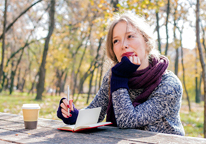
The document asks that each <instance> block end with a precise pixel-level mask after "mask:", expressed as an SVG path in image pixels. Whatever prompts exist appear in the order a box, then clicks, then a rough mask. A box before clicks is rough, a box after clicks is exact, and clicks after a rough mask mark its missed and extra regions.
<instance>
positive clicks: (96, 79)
mask: <svg viewBox="0 0 206 144" xmlns="http://www.w3.org/2000/svg"><path fill="white" fill-rule="evenodd" d="M99 70H100V67H99V68H98V69H97V73H96V78H95V84H94V93H95V94H96V93H97V88H98V87H97V86H98V85H97V82H98V76H99Z"/></svg>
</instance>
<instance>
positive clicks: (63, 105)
mask: <svg viewBox="0 0 206 144" xmlns="http://www.w3.org/2000/svg"><path fill="white" fill-rule="evenodd" d="M60 106H61V108H62V109H64V110H67V109H68V108H67V106H65V104H64V103H61V105H60Z"/></svg>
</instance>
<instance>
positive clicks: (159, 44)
mask: <svg viewBox="0 0 206 144" xmlns="http://www.w3.org/2000/svg"><path fill="white" fill-rule="evenodd" d="M156 21H157V38H158V50H159V52H160V53H161V38H160V26H159V12H158V11H156Z"/></svg>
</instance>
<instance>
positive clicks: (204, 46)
mask: <svg viewBox="0 0 206 144" xmlns="http://www.w3.org/2000/svg"><path fill="white" fill-rule="evenodd" d="M201 27H202V45H203V48H204V50H205V57H206V45H205V30H204V27H203V25H202V23H201Z"/></svg>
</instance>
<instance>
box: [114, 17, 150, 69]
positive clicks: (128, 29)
mask: <svg viewBox="0 0 206 144" xmlns="http://www.w3.org/2000/svg"><path fill="white" fill-rule="evenodd" d="M146 47H147V45H146V42H145V40H144V37H143V36H142V34H140V32H139V31H137V30H136V29H135V28H134V27H132V25H131V24H127V23H126V22H124V21H122V22H119V23H117V24H116V26H115V27H114V29H113V50H114V53H115V56H116V57H117V60H118V61H119V62H120V61H121V58H122V57H123V56H127V57H128V58H129V59H130V61H131V62H133V63H134V64H141V65H140V67H139V68H138V70H141V69H144V68H146V67H147V66H148V65H149V61H148V54H147V52H146ZM136 59H138V60H136Z"/></svg>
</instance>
